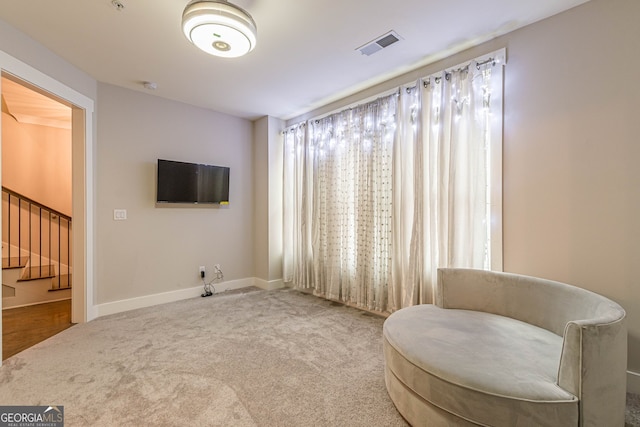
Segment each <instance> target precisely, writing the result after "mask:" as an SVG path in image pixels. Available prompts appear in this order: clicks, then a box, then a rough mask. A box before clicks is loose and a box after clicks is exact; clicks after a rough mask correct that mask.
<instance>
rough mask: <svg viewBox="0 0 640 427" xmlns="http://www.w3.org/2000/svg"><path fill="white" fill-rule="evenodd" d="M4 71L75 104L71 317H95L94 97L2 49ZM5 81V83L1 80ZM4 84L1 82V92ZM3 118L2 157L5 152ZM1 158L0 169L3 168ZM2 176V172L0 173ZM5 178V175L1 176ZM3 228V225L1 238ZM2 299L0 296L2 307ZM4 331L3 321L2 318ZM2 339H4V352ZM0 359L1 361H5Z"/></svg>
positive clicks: (77, 319)
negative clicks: (80, 91) (3, 145)
mask: <svg viewBox="0 0 640 427" xmlns="http://www.w3.org/2000/svg"><path fill="white" fill-rule="evenodd" d="M0 73H7V74H10V75H13V76H15V77H17V78H18V79H20V80H23V81H25V82H27V83H28V84H30V85H33V86H35V87H37V88H40V89H42V90H43V91H45V92H48V93H51V94H52V95H54V96H55V97H57V98H59V99H61V100H63V101H65V102H67V103H68V104H69V105H70V106H71V108H72V131H71V139H72V142H71V144H72V149H71V152H72V160H71V164H72V175H73V177H72V191H71V194H72V217H73V223H74V232H73V240H72V244H73V256H72V260H73V261H72V265H73V266H74V267H73V269H74V273H73V276H74V286H73V287H72V290H71V295H72V297H71V321H72V322H73V323H83V322H87V321H89V320H92V319H95V318H96V317H97V315H96V308H95V303H94V297H95V295H94V294H95V281H94V279H95V277H94V248H95V245H94V203H95V200H94V167H93V166H94V160H93V156H94V124H93V120H94V100H93V99H91V98H89V97H87V96H85V95H83V94H81V93H79V92H77V91H76V90H74V89H72V88H70V87H68V86H66V85H64V84H63V83H61V82H59V81H57V80H55V79H53V78H51V77H49V76H48V75H46V74H44V73H42V72H41V71H39V70H37V69H35V68H33V67H31V66H30V65H28V64H26V63H24V62H22V61H20V60H18V59H16V58H14V57H12V56H11V55H8V54H7V53H5V52H4V51H2V50H0ZM0 84H1V83H0ZM1 91H2V87H1V86H0V92H1ZM1 130H2V119H1V118H0V159H1V153H2V150H1V149H2V133H1ZM1 167H2V166H1V162H0V172H1ZM0 177H1V174H0ZM0 181H1V179H0ZM0 215H2V213H1V212H0ZM1 237H2V230H1V229H0V238H1ZM1 308H2V302H1V300H0V310H1ZM0 334H2V322H1V321H0ZM1 352H2V342H1V341H0V354H1ZM1 363H2V362H1V361H0V365H1Z"/></svg>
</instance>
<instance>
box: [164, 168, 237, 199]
mask: <svg viewBox="0 0 640 427" xmlns="http://www.w3.org/2000/svg"><path fill="white" fill-rule="evenodd" d="M157 184H158V186H157V193H156V194H157V197H156V201H157V202H158V203H220V204H228V203H229V168H228V167H224V166H212V165H200V164H195V163H185V162H176V161H173V160H162V159H158V181H157Z"/></svg>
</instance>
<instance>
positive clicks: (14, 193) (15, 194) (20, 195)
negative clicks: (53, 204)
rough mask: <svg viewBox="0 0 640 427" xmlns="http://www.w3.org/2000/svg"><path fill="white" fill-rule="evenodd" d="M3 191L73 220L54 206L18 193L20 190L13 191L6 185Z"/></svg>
mask: <svg viewBox="0 0 640 427" xmlns="http://www.w3.org/2000/svg"><path fill="white" fill-rule="evenodd" d="M2 191H3V192H5V193H8V194H11V195H12V196H14V197H17V198H19V199H22V200H24V201H25V202H28V203H31V204H32V205H35V206H37V207H39V208H42V209H46V210H48V211H49V212H51V213H52V214H56V215H58V216H59V217H61V218H63V219H66V220H67V221H69V222H71V217H70V216H69V215H65V214H63V213H62V212H60V211H57V210H55V209H53V208H50V207H49V206H47V205H43V204H42V203H40V202H36V201H35V200H33V199H30V198H28V197H27V196H23V195H22V194H20V193H18V192H16V191H13V190H11V189H9V188H7V187H5V186H2Z"/></svg>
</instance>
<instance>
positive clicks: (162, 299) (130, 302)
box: [94, 277, 254, 317]
mask: <svg viewBox="0 0 640 427" xmlns="http://www.w3.org/2000/svg"><path fill="white" fill-rule="evenodd" d="M253 285H254V278H253V277H249V278H246V279H238V280H229V281H226V282H221V283H216V284H214V287H215V290H216V293H220V292H224V291H229V290H233V289H240V288H246V287H248V286H253ZM202 292H203V287H202V285H201V286H195V287H193V288H188V289H180V290H177V291H170V292H163V293H160V294H153V295H145V296H141V297H136V298H129V299H125V300H120V301H113V302H107V303H104V304H98V305H96V306H95V310H94V311H95V312H96V317H102V316H107V315H109V314H116V313H122V312H124V311H129V310H135V309H137V308H144V307H151V306H154V305H158V304H166V303H168V302H175V301H180V300H183V299H188V298H195V297H199V296H201V295H202Z"/></svg>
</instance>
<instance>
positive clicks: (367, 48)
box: [356, 31, 402, 56]
mask: <svg viewBox="0 0 640 427" xmlns="http://www.w3.org/2000/svg"><path fill="white" fill-rule="evenodd" d="M400 40H402V38H401V37H400V36H399V35H398V33H396V32H395V31H389V32H388V33H386V34H383V35H381V36H380V37H378V38H376V39H375V40H372V41H370V42H369V43H367V44H365V45H363V46H360V47H359V48H357V49H356V50H359V51H360V53H361V54H363V55H367V56H369V55H373V54H374V53H376V52H377V51H379V50H382V49H384V48H385V47H388V46H391V45H392V44H394V43H395V42H397V41H400Z"/></svg>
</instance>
